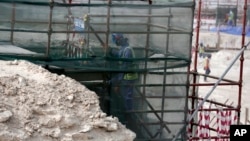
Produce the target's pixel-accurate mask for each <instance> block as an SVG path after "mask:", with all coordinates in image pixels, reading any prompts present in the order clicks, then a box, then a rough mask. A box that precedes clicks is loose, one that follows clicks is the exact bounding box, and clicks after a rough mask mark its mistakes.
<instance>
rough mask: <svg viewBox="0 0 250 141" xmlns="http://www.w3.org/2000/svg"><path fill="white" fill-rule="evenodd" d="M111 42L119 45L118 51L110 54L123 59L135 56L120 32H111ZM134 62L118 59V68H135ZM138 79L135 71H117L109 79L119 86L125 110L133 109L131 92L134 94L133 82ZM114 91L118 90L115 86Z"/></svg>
mask: <svg viewBox="0 0 250 141" xmlns="http://www.w3.org/2000/svg"><path fill="white" fill-rule="evenodd" d="M112 42H113V43H115V44H116V45H117V46H120V49H119V51H117V52H115V51H112V52H111V54H112V55H114V56H116V57H119V58H124V59H126V58H127V59H131V58H135V53H134V51H133V49H132V48H131V47H130V46H129V43H128V39H127V38H125V37H124V36H123V34H120V33H113V34H112ZM135 68H136V65H135V63H134V62H133V61H132V60H131V61H120V63H119V69H120V70H124V71H126V70H128V69H135ZM137 79H138V74H137V73H136V72H124V73H123V72H122V73H118V74H117V75H116V76H115V77H113V78H112V79H111V83H112V84H114V85H116V86H118V87H119V92H120V94H121V95H122V97H123V99H124V109H125V111H131V110H132V109H133V94H134V87H135V86H134V84H135V82H136V80H137ZM116 86H115V88H116V90H115V91H118V90H117V88H118V87H116Z"/></svg>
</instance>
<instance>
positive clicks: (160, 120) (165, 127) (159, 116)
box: [0, 0, 188, 141]
mask: <svg viewBox="0 0 250 141" xmlns="http://www.w3.org/2000/svg"><path fill="white" fill-rule="evenodd" d="M62 2H63V4H62V6H66V7H68V14H69V15H72V13H71V11H70V6H79V5H81V4H72V3H71V2H72V1H69V3H67V1H66V0H62ZM111 2H112V0H108V3H109V4H111ZM89 4H90V0H89ZM148 4H149V5H151V4H152V1H151V0H148ZM54 6H55V5H54V0H51V1H50V5H49V9H50V11H49V22H43V21H37V22H34V21H32V22H34V23H42V24H48V29H47V31H39V30H29V31H27V30H20V29H15V23H30V22H31V21H21V20H20V21H18V20H16V19H15V7H16V5H15V3H13V9H12V10H13V11H12V18H11V21H5V22H10V23H11V29H0V30H1V31H10V32H11V36H10V41H11V43H12V44H13V37H14V33H15V32H33V33H47V35H48V39H47V46H46V48H45V50H46V51H45V56H42V57H41V56H39V57H38V58H37V59H38V60H40V61H42V60H43V61H49V60H50V58H49V56H50V49H51V35H52V34H53V33H67V38H66V42H69V40H70V34H72V33H81V31H71V30H70V24H71V22H72V21H70V20H68V21H67V22H59V23H56V22H52V13H53V9H54ZM170 13H171V11H170ZM89 16H92V17H104V16H105V15H89ZM118 16H120V17H131V15H118ZM134 17H147V18H148V23H149V24H148V25H147V31H146V32H129V31H128V32H126V31H125V32H124V33H136V34H146V35H147V43H146V48H145V50H146V56H149V54H150V52H149V50H150V49H149V36H150V34H157V33H166V34H167V35H168V36H169V34H175V33H177V34H178V33H184V34H187V33H188V32H187V31H184V30H181V29H174V30H175V31H174V32H173V31H169V30H168V29H170V28H171V27H170V26H169V23H168V26H166V27H165V26H162V25H153V24H151V17H165V18H171V15H152V14H151V7H150V8H149V10H148V13H147V14H145V15H136V16H134ZM168 21H170V20H168ZM52 24H67V25H68V28H67V29H66V30H65V31H53V29H52ZM106 24H107V31H96V30H91V27H89V28H88V30H87V31H86V32H85V33H87V34H89V33H94V34H95V33H99V34H106V38H105V41H102V40H99V41H100V42H101V44H102V45H103V48H104V49H105V51H107V48H108V46H107V45H108V44H109V43H108V42H109V32H110V29H109V25H110V24H111V23H110V7H108V11H107V23H106ZM123 24H126V23H123ZM151 27H160V28H164V29H167V30H168V31H157V32H156V31H154V32H153V31H151V29H150V28H151ZM95 36H96V37H97V38H98V34H95ZM167 38H168V37H167ZM168 39H169V38H168ZM167 50H168V47H167V48H166V51H167ZM105 53H107V52H105ZM16 57H17V56H16ZM35 58H36V57H35ZM26 59H29V58H26ZM156 60H157V59H156ZM187 64H188V63H187ZM147 65H148V64H147V61H145V63H144V66H145V68H147ZM167 66H168V64H167V62H166V61H165V62H164V68H167ZM46 68H47V69H49V64H46ZM80 71H81V72H77V71H74V72H72V73H82V72H83V73H92V74H95V73H100V71H96V72H93V71H92V70H84V71H82V70H80ZM187 71H188V70H187ZM64 73H68V76H70V75H71V76H73V75H74V74H73V75H72V74H71V72H70V71H68V72H64ZM141 73H142V74H143V75H142V77H144V79H143V80H144V81H143V83H142V84H141V85H137V86H138V87H142V92H139V90H137V91H138V92H139V94H140V95H141V97H142V98H144V99H143V100H145V103H144V104H146V105H147V106H148V107H149V108H150V110H141V111H138V110H137V111H133V112H135V113H153V114H155V116H156V117H157V119H158V121H157V122H151V123H150V122H145V121H143V119H140V118H138V120H139V122H140V124H141V125H142V126H143V128H144V129H145V131H146V132H147V134H148V136H150V138H151V139H152V140H154V141H157V140H163V139H154V138H155V137H157V136H160V137H161V136H162V133H163V130H165V131H167V132H168V133H169V134H171V130H170V129H169V127H168V125H171V124H181V125H182V124H185V122H184V119H186V114H185V117H183V122H175V123H169V122H165V121H164V120H163V116H164V114H166V113H173V112H181V113H186V110H187V109H183V110H165V109H164V107H163V105H165V103H166V100H165V98H187V97H186V96H182V97H176V96H175V97H169V96H166V95H165V89H166V88H165V86H179V85H183V86H185V87H188V84H179V85H177V84H167V82H166V77H167V76H166V73H167V71H166V69H164V71H163V72H161V73H155V74H160V75H163V77H164V79H163V80H164V81H163V84H161V85H159V86H163V87H164V88H163V90H162V93H163V95H162V96H158V97H157V96H154V97H153V98H159V99H162V101H161V102H162V107H161V110H156V109H154V107H153V106H152V105H151V104H150V103H149V102H148V101H147V100H146V98H152V97H150V96H147V97H146V96H145V91H146V89H145V88H146V86H147V82H146V71H144V70H141ZM87 75H88V74H87ZM98 77H103V76H100V75H98ZM92 79H93V78H90V80H92ZM79 81H80V80H79ZM187 82H188V76H187ZM101 83H105V82H101ZM97 85H98V84H97ZM155 86H156V85H155ZM186 100H187V99H186ZM185 108H186V107H185ZM147 125H160V126H161V128H160V129H159V131H157V132H156V133H151V132H150V130H149V129H148V128H149V127H147ZM183 136H185V133H184V134H183ZM183 138H185V137H183Z"/></svg>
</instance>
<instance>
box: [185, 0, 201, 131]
mask: <svg viewBox="0 0 250 141" xmlns="http://www.w3.org/2000/svg"><path fill="white" fill-rule="evenodd" d="M201 5H202V0H199V5H198V11H197V12H198V15H197V21H196V24H197V27H196V39H195V54H194V74H193V75H194V76H193V84H196V82H197V61H198V59H197V57H198V50H199V35H200V20H201ZM196 87H197V86H195V85H194V86H193V88H192V97H196ZM191 108H192V109H194V108H195V99H192V105H191ZM191 114H192V113H191ZM191 122H193V119H192V121H191ZM188 124H189V123H188ZM191 131H193V125H191Z"/></svg>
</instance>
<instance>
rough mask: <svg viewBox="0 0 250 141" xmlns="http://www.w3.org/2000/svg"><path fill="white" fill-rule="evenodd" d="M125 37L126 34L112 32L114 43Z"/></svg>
mask: <svg viewBox="0 0 250 141" xmlns="http://www.w3.org/2000/svg"><path fill="white" fill-rule="evenodd" d="M123 39H124V36H123V34H121V33H113V34H112V42H113V43H116V42H117V41H121V40H123Z"/></svg>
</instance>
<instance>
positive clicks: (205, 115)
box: [185, 0, 249, 140]
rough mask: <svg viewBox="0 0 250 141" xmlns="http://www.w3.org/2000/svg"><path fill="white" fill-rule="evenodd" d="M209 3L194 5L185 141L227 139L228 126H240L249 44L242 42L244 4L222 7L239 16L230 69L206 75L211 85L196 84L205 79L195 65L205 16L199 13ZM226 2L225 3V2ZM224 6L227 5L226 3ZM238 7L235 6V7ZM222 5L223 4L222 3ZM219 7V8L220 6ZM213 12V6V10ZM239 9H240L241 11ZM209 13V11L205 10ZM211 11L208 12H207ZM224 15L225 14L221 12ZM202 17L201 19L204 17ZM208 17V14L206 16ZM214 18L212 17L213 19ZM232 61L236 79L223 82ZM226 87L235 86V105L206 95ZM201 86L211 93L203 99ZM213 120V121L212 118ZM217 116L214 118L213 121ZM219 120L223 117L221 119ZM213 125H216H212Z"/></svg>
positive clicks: (200, 2) (201, 2) (245, 0)
mask: <svg viewBox="0 0 250 141" xmlns="http://www.w3.org/2000/svg"><path fill="white" fill-rule="evenodd" d="M211 1H212V2H214V4H215V5H217V6H218V7H219V8H220V7H221V5H219V3H218V1H214V0H211ZM211 1H204V0H197V1H196V2H197V5H196V10H195V11H196V15H195V17H196V18H197V26H196V27H195V28H196V31H195V32H196V34H197V36H196V39H195V52H196V53H195V57H194V64H193V65H194V70H193V71H191V72H190V77H191V78H193V79H192V82H191V84H190V91H191V92H190V95H189V98H190V101H191V103H192V104H191V107H190V108H189V112H190V118H189V120H188V121H189V125H188V126H187V127H186V128H185V129H186V130H187V132H189V133H188V136H189V140H218V139H219V140H220V139H223V140H229V138H230V125H232V124H234V125H238V124H241V123H240V116H241V101H242V80H243V68H244V66H243V62H244V50H246V48H247V46H249V43H247V44H246V43H245V35H246V24H247V22H246V21H247V7H248V3H247V2H248V1H247V0H243V1H240V2H239V1H234V2H235V5H227V6H226V7H234V8H235V7H238V9H235V10H237V11H238V15H239V17H243V21H242V34H241V37H242V40H241V45H239V46H240V48H239V49H238V50H239V53H238V54H237V56H235V58H234V60H233V61H232V62H231V64H230V66H228V68H227V70H225V72H224V73H223V74H222V75H221V76H220V77H218V76H211V75H210V76H208V77H210V78H211V79H214V80H216V82H215V83H211V82H210V83H208V82H205V83H200V82H199V78H200V77H203V76H205V74H202V73H198V71H197V70H198V69H197V65H198V59H197V58H198V55H197V54H198V48H199V41H200V39H199V34H200V27H201V17H203V18H204V17H206V13H204V11H206V10H208V9H206V10H204V9H203V10H202V4H204V3H209V2H211ZM225 2H228V3H229V1H225ZM228 3H227V4H228ZM239 3H240V4H241V5H238V4H239ZM222 5H223V6H225V3H224V4H222ZM223 6H222V7H223ZM213 8H215V9H216V7H213ZM241 8H242V9H241ZM208 11H209V10H208ZM210 12H211V11H210ZM224 12H225V11H224ZM203 14H204V15H205V16H204V15H203ZM210 14H211V13H210ZM214 14H215V15H216V11H214V12H213V14H212V15H214ZM214 19H215V17H214ZM236 61H239V62H240V63H239V64H240V67H239V68H240V69H239V71H238V73H239V79H238V80H233V79H225V78H224V76H225V75H226V73H227V72H228V71H229V70H230V68H231V67H232V66H233V65H234V63H235V62H236ZM227 86H231V87H235V89H237V93H235V95H237V103H236V104H234V105H233V104H232V103H231V104H228V103H227V102H228V101H225V102H224V103H221V102H217V101H215V100H214V99H210V98H209V96H210V95H211V94H212V93H213V91H214V90H215V89H216V88H218V87H220V88H225V87H227ZM201 87H210V88H211V91H208V92H207V93H206V95H205V96H201V95H200V93H199V90H198V89H200V88H201ZM212 117H213V119H212ZM216 117H217V118H216ZM221 117H223V118H221ZM214 125H216V126H214Z"/></svg>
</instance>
